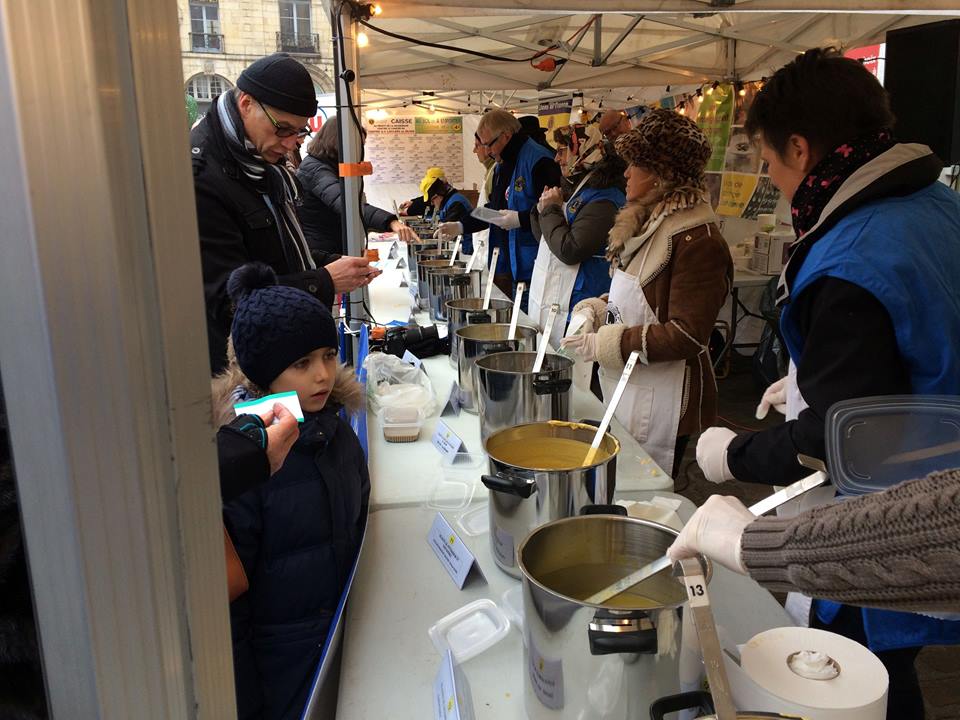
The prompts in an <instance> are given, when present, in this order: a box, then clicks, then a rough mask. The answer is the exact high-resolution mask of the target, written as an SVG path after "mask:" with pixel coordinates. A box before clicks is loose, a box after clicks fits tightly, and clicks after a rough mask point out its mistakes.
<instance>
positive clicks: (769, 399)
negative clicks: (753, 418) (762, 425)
mask: <svg viewBox="0 0 960 720" xmlns="http://www.w3.org/2000/svg"><path fill="white" fill-rule="evenodd" d="M770 408H773V409H774V410H776V411H777V412H778V413H780V414H781V415H786V414H787V378H786V377H782V378H780V379H779V380H777V381H776V382H775V383H773V384H772V385H771V386H770V387H768V388H767V389H766V390H764V391H763V397H762V398H760V404H759V405H757V420H763V419H764V418H765V417H766V416H767V413H768V412H770Z"/></svg>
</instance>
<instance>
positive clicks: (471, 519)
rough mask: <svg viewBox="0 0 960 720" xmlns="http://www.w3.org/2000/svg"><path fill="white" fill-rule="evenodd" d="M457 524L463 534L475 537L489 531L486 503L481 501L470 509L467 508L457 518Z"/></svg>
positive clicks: (488, 515) (488, 512)
mask: <svg viewBox="0 0 960 720" xmlns="http://www.w3.org/2000/svg"><path fill="white" fill-rule="evenodd" d="M457 526H458V527H459V528H460V529H461V530H463V534H464V535H468V536H469V537H476V536H477V535H484V534H486V533H488V532H490V510H489V508H488V507H487V503H482V504H481V505H478V506H477V507H475V508H472V509H471V510H467V511H466V512H464V513H463V514H462V515H461V516H460V517H458V518H457Z"/></svg>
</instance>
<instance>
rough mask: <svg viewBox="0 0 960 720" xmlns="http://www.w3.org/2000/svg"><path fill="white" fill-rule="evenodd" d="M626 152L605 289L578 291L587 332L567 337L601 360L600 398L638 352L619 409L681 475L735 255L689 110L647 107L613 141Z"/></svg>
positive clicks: (709, 405)
mask: <svg viewBox="0 0 960 720" xmlns="http://www.w3.org/2000/svg"><path fill="white" fill-rule="evenodd" d="M616 148H617V152H618V153H619V154H620V156H621V157H622V158H623V159H624V160H625V161H626V162H627V163H628V167H627V171H626V172H625V173H624V176H625V177H626V178H627V193H626V194H627V205H626V206H625V207H624V208H623V210H621V211H620V213H619V214H618V215H617V219H616V222H615V223H614V226H613V228H612V229H611V230H610V233H609V242H608V245H607V258H608V259H609V260H610V262H611V275H612V283H611V286H610V293H609V295H608V296H604V297H601V298H592V299H589V300H584V301H582V302H580V303H579V304H578V305H577V306H576V307H575V308H574V310H573V312H574V314H577V313H579V314H581V315H584V316H585V317H586V318H587V325H585V327H584V331H583V332H582V333H581V334H579V335H575V336H573V337H571V338H566V339H564V347H567V348H570V349H572V350H574V352H576V353H577V355H578V356H580V358H582V359H583V360H585V361H587V362H598V363H599V365H600V383H601V386H602V387H603V392H604V396H605V397H609V395H611V394H612V392H613V388H614V387H615V385H616V383H617V381H618V380H619V378H620V374H621V372H622V371H623V366H624V364H625V362H626V359H627V357H628V356H629V355H630V353H631V352H633V351H634V350H636V351H638V352H639V361H638V363H637V366H636V368H635V369H634V371H633V374H632V375H631V377H630V382H629V384H628V385H627V388H626V390H625V392H624V394H623V397H622V398H621V400H620V404H619V405H618V407H617V411H616V416H617V419H618V420H620V422H621V423H623V425H624V427H626V428H627V429H628V430H629V431H630V434H631V435H633V436H634V437H635V438H636V439H637V442H639V443H640V444H641V445H643V447H644V449H645V450H646V451H647V452H648V453H649V454H650V456H651V457H652V458H653V459H654V460H655V461H656V462H657V464H659V465H660V467H662V468H663V470H664V471H667V472H671V473H672V475H674V476H675V475H676V474H677V466H678V461H679V458H680V457H681V456H682V455H683V450H684V448H685V447H686V444H687V441H688V440H689V437H690V435H691V434H692V433H697V432H700V430H701V429H702V428H705V427H709V426H710V425H711V424H712V423H713V422H714V420H715V419H716V412H717V385H716V380H715V378H714V375H713V367H712V364H711V362H710V354H709V352H708V349H707V343H708V340H709V338H710V332H711V330H712V329H713V324H714V322H715V320H716V319H717V313H718V312H719V311H720V307H721V306H722V305H723V302H724V300H725V299H726V296H727V294H728V293H729V292H730V286H731V283H732V281H733V260H732V258H731V257H730V250H729V248H728V247H727V243H726V241H725V240H724V238H723V236H722V235H721V234H720V230H719V228H718V221H717V217H716V215H714V212H713V210H712V209H711V207H710V203H709V194H708V193H707V190H706V184H705V178H704V168H705V167H706V164H707V160H709V158H710V154H711V148H710V143H709V141H708V140H707V138H706V136H705V135H704V134H703V131H702V130H700V128H699V127H697V125H696V123H694V122H693V121H692V120H690V119H689V118H687V117H685V116H683V115H680V114H678V113H676V112H674V111H672V110H659V109H658V110H651V111H649V112H647V113H646V114H645V115H644V116H643V118H642V119H641V120H640V123H639V125H638V126H637V127H636V128H634V129H633V130H631V131H630V132H629V133H627V134H625V135H622V136H620V137H619V138H617V141H616Z"/></svg>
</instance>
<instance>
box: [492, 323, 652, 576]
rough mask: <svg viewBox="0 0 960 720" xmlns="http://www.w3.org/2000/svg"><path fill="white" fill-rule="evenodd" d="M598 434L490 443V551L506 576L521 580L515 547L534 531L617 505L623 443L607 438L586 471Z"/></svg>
mask: <svg viewBox="0 0 960 720" xmlns="http://www.w3.org/2000/svg"><path fill="white" fill-rule="evenodd" d="M478 327H483V326H482V325H480V326H478ZM596 433H597V429H596V428H595V427H594V426H593V425H587V424H586V423H570V422H561V421H559V420H550V421H548V422H536V423H527V424H525V425H517V426H516V427H511V428H507V429H506V430H500V431H499V432H496V433H494V434H493V435H491V436H490V437H488V438H487V440H486V442H485V443H484V448H485V449H486V451H487V455H488V456H489V464H490V474H489V475H484V476H483V477H482V478H481V479H482V481H483V484H484V485H486V486H487V488H488V489H489V490H490V503H489V505H488V507H489V513H490V548H491V551H492V553H493V559H494V560H495V561H496V563H497V565H498V566H499V567H500V569H501V570H503V571H504V572H506V573H507V574H509V575H512V576H513V577H516V578H519V577H520V569H519V568H518V567H517V560H516V556H515V549H516V544H517V543H519V542H520V541H521V540H522V539H523V538H525V537H526V536H527V533H529V532H530V531H531V530H533V529H534V528H537V527H539V526H541V525H543V524H544V523H548V522H550V521H552V520H558V519H560V518H566V517H572V516H575V515H577V513H579V512H580V511H581V509H583V508H584V507H586V506H589V505H607V504H609V503H612V502H613V492H614V490H615V489H616V483H617V454H618V453H619V452H620V442H619V441H618V440H617V439H616V438H615V437H614V436H613V435H611V434H610V433H607V434H606V435H605V436H604V438H603V440H602V441H601V443H600V448H599V452H598V453H597V456H596V458H595V459H594V461H593V464H591V465H586V466H585V465H584V464H583V461H584V459H585V458H586V455H587V451H588V450H589V449H590V443H591V441H592V440H593V437H594V435H596ZM652 559H653V558H651V560H652ZM637 567H639V565H638V566H637ZM598 589H599V588H598Z"/></svg>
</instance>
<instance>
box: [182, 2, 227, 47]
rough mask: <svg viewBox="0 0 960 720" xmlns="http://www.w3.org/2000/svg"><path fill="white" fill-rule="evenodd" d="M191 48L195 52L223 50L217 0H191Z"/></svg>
mask: <svg viewBox="0 0 960 720" xmlns="http://www.w3.org/2000/svg"><path fill="white" fill-rule="evenodd" d="M190 48H191V49H192V50H193V51H194V52H223V35H221V34H220V4H219V2H218V1H217V0H190Z"/></svg>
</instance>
